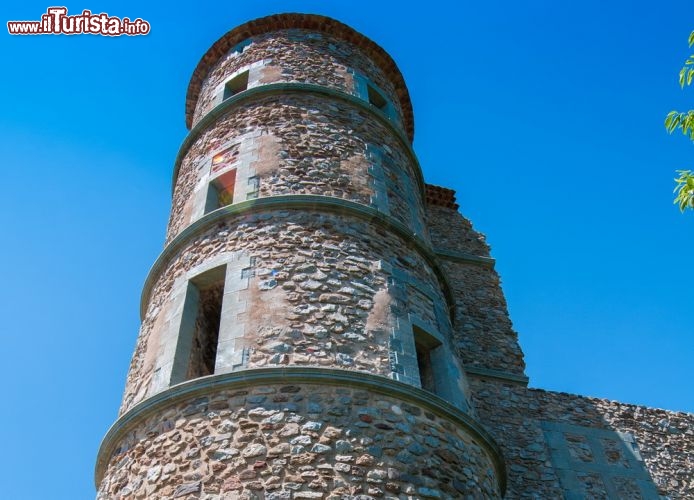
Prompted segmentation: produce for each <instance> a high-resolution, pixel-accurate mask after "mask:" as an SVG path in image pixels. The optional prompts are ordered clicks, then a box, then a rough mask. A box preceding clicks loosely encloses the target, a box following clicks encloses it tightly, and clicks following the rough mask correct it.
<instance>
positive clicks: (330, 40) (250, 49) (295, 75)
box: [193, 30, 401, 123]
mask: <svg viewBox="0 0 694 500" xmlns="http://www.w3.org/2000/svg"><path fill="white" fill-rule="evenodd" d="M249 42H250V43H249ZM242 45H243V47H239V49H238V50H232V51H230V52H229V53H228V54H227V55H226V56H225V57H223V58H221V59H220V60H219V61H218V62H217V63H216V65H215V66H214V67H213V68H212V69H211V71H210V72H209V74H208V75H207V78H206V80H205V83H204V84H203V87H202V91H201V93H200V96H199V98H198V102H197V106H196V108H195V115H194V119H193V123H197V122H198V121H199V119H200V118H201V117H202V116H204V115H205V114H206V113H208V112H209V111H210V109H211V108H212V106H213V102H214V99H215V91H216V89H217V88H218V87H219V85H220V84H221V83H223V82H224V80H225V79H226V78H227V77H228V76H229V75H232V74H234V73H235V72H236V71H238V70H240V69H242V68H244V67H247V66H250V65H251V64H253V63H256V62H259V61H263V68H262V70H261V71H262V78H261V80H260V83H261V84H268V83H279V82H299V83H312V84H315V85H321V86H324V87H329V88H332V89H336V90H340V91H342V92H345V93H347V94H352V95H357V89H356V88H355V80H354V73H355V72H356V73H359V74H362V75H364V76H366V77H367V78H369V79H370V80H372V81H373V82H374V83H375V84H376V85H377V86H378V87H379V88H380V89H381V90H382V91H383V92H384V93H385V95H386V96H387V97H388V99H390V101H391V102H392V104H393V105H394V107H395V109H396V110H397V112H398V113H401V109H400V102H399V99H398V98H397V96H396V94H395V89H394V88H393V84H392V83H391V82H390V81H389V80H388V79H387V78H386V77H385V76H384V74H383V72H382V71H381V69H380V68H378V67H377V66H376V65H375V64H374V63H373V62H372V61H371V59H369V58H368V57H366V56H364V54H363V53H362V52H361V51H360V50H359V49H357V48H356V47H354V46H353V45H352V44H350V43H348V42H346V41H343V40H340V39H337V38H334V37H332V36H330V35H328V34H325V33H316V32H311V31H306V30H285V31H276V32H273V33H268V34H265V35H259V36H255V37H253V38H251V39H249V40H247V41H246V42H243V43H242Z"/></svg>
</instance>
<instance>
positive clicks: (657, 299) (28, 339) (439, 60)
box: [0, 0, 694, 500]
mask: <svg viewBox="0 0 694 500" xmlns="http://www.w3.org/2000/svg"><path fill="white" fill-rule="evenodd" d="M50 5H53V4H52V3H37V2H35V1H33V0H32V1H25V2H21V3H20V2H16V3H15V4H14V5H9V4H8V3H5V4H3V6H2V7H1V8H0V12H2V16H0V17H1V18H2V21H3V26H4V22H5V21H7V20H24V19H27V20H37V19H39V18H40V16H41V14H43V13H44V12H45V11H46V8H47V7H48V6H50ZM192 5H193V7H191V8H185V9H179V8H178V7H175V6H174V4H171V3H166V4H165V3H158V4H149V5H144V4H143V3H142V2H103V1H98V2H87V1H84V2H83V3H73V2H71V3H69V4H67V7H68V9H69V11H70V12H72V13H77V12H78V11H81V10H83V9H90V10H92V11H93V12H102V11H103V12H107V13H108V14H110V15H115V16H119V17H126V16H127V17H130V18H136V17H141V18H143V19H146V20H147V21H149V22H150V23H151V27H152V29H151V33H150V34H149V35H147V36H141V37H132V38H127V37H121V38H106V37H100V36H89V35H80V36H73V37H68V36H40V37H16V36H10V35H8V34H7V33H5V34H3V35H0V53H1V54H2V61H3V66H2V67H3V70H2V78H1V79H0V90H1V92H0V99H1V100H2V102H1V106H0V109H1V110H2V112H1V113H0V153H1V156H0V158H2V163H0V187H1V189H2V197H1V198H0V205H1V206H0V224H1V227H2V240H1V243H0V266H1V267H0V269H1V272H2V278H3V283H4V286H2V287H0V294H1V295H2V296H1V298H0V299H1V300H0V304H1V305H0V308H1V310H0V312H1V317H2V319H3V320H2V327H1V329H0V332H1V335H2V345H3V350H2V352H3V354H4V356H3V358H4V361H3V363H2V364H0V375H2V379H3V381H4V394H3V401H4V403H3V410H2V412H0V429H2V431H1V432H2V442H3V453H2V457H1V458H0V462H5V463H4V464H2V467H1V469H2V470H3V471H4V473H5V474H6V476H5V478H4V480H3V487H2V493H1V495H2V496H3V497H4V498H11V499H46V498H51V499H70V500H72V499H76V498H92V497H93V495H94V489H93V485H92V470H93V465H94V461H95V456H96V451H97V448H98V446H99V443H100V440H101V438H102V437H103V435H104V434H105V432H106V431H107V429H108V427H109V425H111V423H112V422H113V421H114V420H115V417H116V412H117V408H118V405H119V403H120V398H121V395H122V391H123V387H124V381H125V374H126V370H127V368H128V364H129V361H130V356H131V354H132V350H133V346H134V344H135V339H136V335H137V331H138V326H139V318H138V303H139V295H140V290H141V286H142V283H143V281H144V278H145V276H146V273H147V271H148V269H149V266H150V265H151V264H152V263H153V262H154V260H155V258H156V256H157V255H158V253H159V252H160V250H161V248H162V244H163V238H164V230H165V225H166V221H167V215H168V211H169V203H170V180H171V172H172V167H173V161H174V158H175V156H176V152H177V150H178V147H179V145H180V143H181V141H182V140H183V138H184V137H185V134H186V129H185V127H184V113H183V110H184V97H185V92H186V87H187V85H188V80H189V78H190V75H191V73H192V71H193V69H194V68H195V65H196V64H197V62H198V60H199V58H200V57H201V56H202V54H203V53H204V52H205V51H206V50H207V48H208V47H209V46H210V45H211V44H212V43H213V42H214V41H215V40H216V39H217V38H219V37H220V36H222V35H223V34H224V33H225V32H226V31H227V30H228V29H231V28H232V27H234V26H236V25H238V24H240V23H243V22H245V21H248V20H250V19H253V18H256V17H261V16H264V15H267V14H271V13H278V12H289V11H299V12H313V13H319V14H324V15H328V16H331V17H335V18H337V19H339V20H341V21H343V22H345V23H347V24H349V25H351V26H352V27H354V28H356V29H357V30H358V31H360V32H362V33H364V34H365V35H366V36H368V37H370V38H372V39H373V40H375V41H376V42H377V43H379V44H380V45H381V46H382V47H384V48H385V49H386V50H387V51H388V52H389V53H390V54H391V55H392V56H393V58H394V59H395V61H396V62H397V63H398V65H399V66H400V69H401V70H402V72H403V74H404V76H405V79H406V81H407V83H408V85H409V89H410V93H411V95H412V100H413V104H414V110H415V120H416V140H415V150H416V152H417V154H418V156H419V159H420V161H421V164H422V167H423V169H424V174H425V178H426V180H427V181H428V182H430V183H434V184H442V185H445V186H449V187H452V188H454V189H455V190H456V191H457V192H458V199H459V202H460V205H461V211H462V212H463V213H464V214H465V215H466V216H468V217H470V218H471V219H472V221H473V223H474V224H475V227H476V228H477V229H478V230H480V231H482V232H483V233H485V234H486V235H487V238H488V241H489V243H490V244H491V246H492V252H493V256H494V257H495V258H496V259H497V262H498V264H497V269H498V271H499V273H500V274H501V277H502V280H503V287H504V291H505V292H506V297H507V299H508V303H509V308H510V312H511V317H512V319H513V321H514V324H515V328H516V329H517V331H518V332H519V335H520V341H521V345H522V347H523V349H524V351H525V354H526V361H527V364H528V371H527V372H528V375H529V376H530V379H531V385H532V386H534V387H543V388H548V389H553V390H559V391H567V392H575V393H580V394H585V395H592V396H599V397H605V398H611V399H619V400H623V401H626V402H633V403H639V404H645V405H650V406H657V407H663V408H668V409H675V410H686V411H694V389H693V387H694V384H692V379H693V378H694V377H693V375H694V373H693V368H692V356H693V355H694V324H693V321H692V307H691V304H692V295H693V292H694V287H693V283H694V281H693V280H692V249H693V248H694V213H691V214H685V215H680V213H679V211H678V210H677V209H676V208H675V207H674V206H673V205H672V202H671V199H672V194H671V191H672V187H673V183H672V178H673V176H674V173H673V171H674V170H675V169H677V168H686V167H689V168H694V146H692V144H689V143H688V142H687V141H686V140H685V139H684V138H683V137H681V136H677V137H670V136H668V135H667V134H666V133H665V131H664V129H663V125H662V122H663V119H664V116H665V114H666V113H667V112H668V111H669V110H671V109H674V108H680V109H688V108H687V106H691V107H694V89H691V91H690V92H686V91H685V92H683V91H681V90H680V89H679V87H678V85H677V72H678V70H679V68H680V66H681V64H682V62H683V60H684V59H685V57H686V55H687V54H688V50H687V46H686V40H687V36H688V35H689V32H690V31H691V30H692V29H694V15H693V14H694V5H693V4H692V3H691V0H689V1H681V0H678V1H670V2H661V3H659V4H656V3H654V2H643V1H637V2H633V1H625V0H620V1H613V2H605V1H597V0H586V1H583V2H570V3H567V2H556V1H550V0H545V1H532V2H511V1H508V2H499V1H496V2H474V3H473V2H451V3H450V4H443V3H437V2H426V3H411V4H407V3H405V2H392V3H386V2H374V1H373V0H371V1H362V0H355V1H349V2H328V1H322V2H318V1H313V2H311V1H287V0H285V1H257V0H254V1H248V2H229V1H226V2H218V3H214V2H208V1H204V0H200V1H197V2H194V4H192ZM3 29H4V28H3Z"/></svg>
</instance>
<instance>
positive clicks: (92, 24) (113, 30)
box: [7, 7, 149, 36]
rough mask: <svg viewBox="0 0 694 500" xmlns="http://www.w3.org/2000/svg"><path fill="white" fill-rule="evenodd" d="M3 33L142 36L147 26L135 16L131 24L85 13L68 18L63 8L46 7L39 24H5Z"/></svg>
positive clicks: (89, 12) (126, 21)
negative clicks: (5, 31) (5, 30)
mask: <svg viewBox="0 0 694 500" xmlns="http://www.w3.org/2000/svg"><path fill="white" fill-rule="evenodd" d="M7 31H8V32H9V33H10V35H60V34H63V35H82V34H90V35H106V36H121V35H146V34H147V33H149V23H148V22H147V21H144V20H142V19H140V18H139V17H138V18H137V19H135V20H134V21H131V20H130V19H129V18H127V17H124V18H123V19H121V18H119V17H111V16H109V15H108V14H104V13H103V12H102V13H101V14H92V12H91V11H89V10H83V11H82V13H81V14H79V15H77V16H68V15H67V7H49V8H48V10H47V11H46V13H45V14H43V15H42V16H41V20H40V21H7Z"/></svg>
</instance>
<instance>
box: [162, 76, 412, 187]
mask: <svg viewBox="0 0 694 500" xmlns="http://www.w3.org/2000/svg"><path fill="white" fill-rule="evenodd" d="M288 93H310V94H322V95H325V96H329V97H332V98H335V99H339V100H342V101H345V102H348V103H350V104H352V105H353V106H356V107H358V108H361V109H363V110H365V111H368V112H369V113H371V114H372V115H373V116H374V117H375V118H376V119H378V120H379V121H380V122H381V123H383V124H384V125H386V126H387V127H388V128H389V129H390V130H391V131H392V132H393V134H394V135H395V137H397V138H398V140H399V141H400V142H401V143H402V146H403V147H404V149H405V151H406V152H407V155H408V156H409V157H410V160H412V163H413V164H414V166H415V169H414V170H415V174H416V175H417V182H418V183H419V191H420V193H421V195H422V199H425V194H424V193H425V187H424V176H423V175H422V167H421V166H420V165H419V161H418V160H417V156H416V155H415V154H414V150H413V149H412V144H410V141H409V140H408V138H407V136H406V135H405V132H404V131H403V130H402V129H401V128H400V127H399V126H398V125H397V124H396V123H394V122H393V121H392V120H390V119H389V118H388V116H387V115H386V114H385V113H383V112H382V111H381V110H380V109H378V108H377V107H376V106H373V105H371V104H370V103H368V102H366V101H364V100H363V99H360V98H358V97H355V96H353V95H351V94H347V93H346V92H341V91H339V90H335V89H331V88H328V87H323V86H321V85H315V84H311V83H269V84H267V85H260V86H258V87H253V88H250V89H248V90H244V91H243V92H239V93H238V94H234V95H233V96H232V97H229V98H228V99H225V100H224V101H222V102H221V103H220V104H218V105H217V106H215V107H214V108H212V109H211V110H210V112H209V113H207V114H206V115H205V116H203V117H202V118H201V119H200V120H199V121H198V123H196V124H195V126H194V127H193V128H192V129H191V130H190V132H189V133H188V135H187V136H186V138H185V139H184V140H183V144H181V147H180V148H179V150H178V155H177V156H176V162H175V163H174V172H173V178H172V180H171V194H172V195H173V192H174V189H175V188H176V180H177V179H178V172H179V170H180V169H181V162H182V161H183V158H184V157H185V155H186V153H187V152H188V149H189V148H190V147H191V146H192V145H193V143H194V142H195V140H196V139H197V138H198V137H199V136H200V135H201V134H202V133H203V132H204V131H205V129H207V127H208V126H210V125H212V124H213V123H214V122H215V121H216V120H217V119H218V118H219V117H221V116H223V115H224V114H226V113H227V111H229V110H230V109H231V108H233V107H236V106H238V105H240V104H243V103H245V102H246V101H248V100H251V99H255V98H259V97H265V96H268V95H276V94H280V95H281V94H288Z"/></svg>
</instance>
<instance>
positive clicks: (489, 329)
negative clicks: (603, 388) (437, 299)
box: [426, 204, 525, 375]
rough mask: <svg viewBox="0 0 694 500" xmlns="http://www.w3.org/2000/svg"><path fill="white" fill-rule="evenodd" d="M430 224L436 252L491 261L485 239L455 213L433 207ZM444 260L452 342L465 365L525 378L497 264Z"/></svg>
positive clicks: (516, 336)
mask: <svg viewBox="0 0 694 500" xmlns="http://www.w3.org/2000/svg"><path fill="white" fill-rule="evenodd" d="M426 220H427V227H428V230H429V235H430V237H431V241H432V244H433V246H434V248H435V249H436V250H445V251H449V252H453V253H464V254H469V255H470V256H476V257H489V246H488V245H487V243H486V241H485V239H484V235H482V234H481V233H478V232H477V231H475V230H474V229H473V227H472V224H471V223H470V221H468V220H467V219H465V218H464V217H463V216H462V215H460V213H458V212H457V211H456V210H454V209H451V208H444V207H440V206H435V205H431V204H430V205H429V206H428V207H427V219H426ZM440 258H441V261H442V265H443V268H444V269H445V271H446V275H447V277H448V279H449V282H450V283H451V286H452V288H453V292H454V296H455V321H454V325H455V326H454V333H453V339H454V344H455V347H456V349H457V353H458V356H459V357H460V359H461V360H462V361H463V364H464V365H465V366H466V367H468V368H469V367H480V368H486V369H492V370H497V371H501V372H506V373H511V374H514V375H523V373H524V371H525V362H524V361H523V352H522V351H521V348H520V345H519V344H518V334H517V333H516V332H515V331H514V330H513V325H512V323H511V319H510V318H509V314H508V308H507V305H506V299H505V298H504V293H503V291H502V290H501V282H500V280H499V275H498V274H497V272H496V271H495V270H494V268H493V265H491V263H490V264H488V265H487V264H484V263H480V262H465V261H458V260H455V259H450V258H447V257H446V256H444V255H442V256H440Z"/></svg>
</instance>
